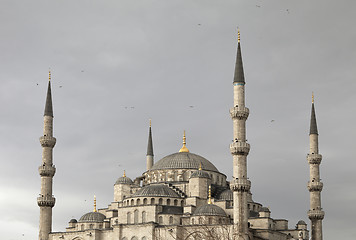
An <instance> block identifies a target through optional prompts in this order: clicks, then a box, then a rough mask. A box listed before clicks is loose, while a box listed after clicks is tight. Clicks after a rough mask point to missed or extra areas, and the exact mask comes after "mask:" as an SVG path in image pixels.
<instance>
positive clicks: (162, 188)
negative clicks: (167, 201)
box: [132, 184, 180, 197]
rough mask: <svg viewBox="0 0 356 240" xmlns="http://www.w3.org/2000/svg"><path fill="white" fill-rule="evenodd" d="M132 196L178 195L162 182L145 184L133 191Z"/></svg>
mask: <svg viewBox="0 0 356 240" xmlns="http://www.w3.org/2000/svg"><path fill="white" fill-rule="evenodd" d="M132 196H133V197H146V196H147V197H180V196H179V195H178V193H176V192H175V191H174V190H172V189H171V188H169V187H168V186H167V185H163V184H153V185H147V186H144V187H143V188H141V189H140V190H138V191H137V192H135V193H134V194H133V195H132Z"/></svg>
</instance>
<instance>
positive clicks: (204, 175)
mask: <svg viewBox="0 0 356 240" xmlns="http://www.w3.org/2000/svg"><path fill="white" fill-rule="evenodd" d="M190 178H209V179H210V175H209V173H207V172H205V171H203V170H197V171H195V172H193V173H192V175H190Z"/></svg>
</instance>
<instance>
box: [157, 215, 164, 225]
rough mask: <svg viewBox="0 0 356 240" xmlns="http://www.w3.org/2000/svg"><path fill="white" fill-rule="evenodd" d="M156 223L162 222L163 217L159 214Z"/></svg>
mask: <svg viewBox="0 0 356 240" xmlns="http://www.w3.org/2000/svg"><path fill="white" fill-rule="evenodd" d="M158 223H159V224H162V223H163V217H162V216H160V217H159V218H158Z"/></svg>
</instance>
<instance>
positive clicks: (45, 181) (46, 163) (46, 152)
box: [37, 72, 56, 240]
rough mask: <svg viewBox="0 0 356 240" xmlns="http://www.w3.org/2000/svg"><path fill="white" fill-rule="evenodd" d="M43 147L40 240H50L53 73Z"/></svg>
mask: <svg viewBox="0 0 356 240" xmlns="http://www.w3.org/2000/svg"><path fill="white" fill-rule="evenodd" d="M40 143H41V146H42V165H41V166H40V167H39V168H38V171H39V173H40V176H41V194H40V196H39V197H38V198H37V204H38V206H39V207H40V229H39V240H48V238H49V233H50V232H51V231H52V208H53V206H54V204H55V198H54V197H53V195H52V185H53V176H54V174H55V172H56V168H55V167H54V165H53V160H52V155H53V154H52V152H53V147H54V145H55V144H56V138H54V137H53V108H52V95H51V72H49V82H48V90H47V99H46V106H45V110H44V124H43V136H42V137H40Z"/></svg>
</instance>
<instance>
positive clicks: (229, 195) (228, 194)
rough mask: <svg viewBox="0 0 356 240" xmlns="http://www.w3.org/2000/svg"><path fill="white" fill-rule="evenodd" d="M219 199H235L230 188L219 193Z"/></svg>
mask: <svg viewBox="0 0 356 240" xmlns="http://www.w3.org/2000/svg"><path fill="white" fill-rule="evenodd" d="M219 200H229V201H233V200H234V195H233V193H232V191H231V190H230V189H226V190H224V191H223V192H222V193H220V195H219Z"/></svg>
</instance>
